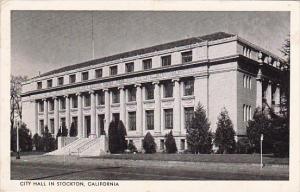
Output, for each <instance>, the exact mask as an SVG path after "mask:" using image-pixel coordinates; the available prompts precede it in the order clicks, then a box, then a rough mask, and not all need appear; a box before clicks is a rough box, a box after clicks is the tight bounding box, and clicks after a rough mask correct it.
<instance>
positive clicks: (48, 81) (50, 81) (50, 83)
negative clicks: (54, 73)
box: [47, 79, 52, 88]
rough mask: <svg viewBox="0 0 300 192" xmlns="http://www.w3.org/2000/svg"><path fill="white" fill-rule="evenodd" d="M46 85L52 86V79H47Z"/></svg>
mask: <svg viewBox="0 0 300 192" xmlns="http://www.w3.org/2000/svg"><path fill="white" fill-rule="evenodd" d="M47 87H48V88H50V87H52V79H49V80H47Z"/></svg>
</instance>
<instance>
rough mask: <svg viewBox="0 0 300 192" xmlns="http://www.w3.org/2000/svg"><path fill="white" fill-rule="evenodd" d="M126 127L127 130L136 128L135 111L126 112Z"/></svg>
mask: <svg viewBox="0 0 300 192" xmlns="http://www.w3.org/2000/svg"><path fill="white" fill-rule="evenodd" d="M128 127H129V130H131V131H132V130H136V114H135V112H128Z"/></svg>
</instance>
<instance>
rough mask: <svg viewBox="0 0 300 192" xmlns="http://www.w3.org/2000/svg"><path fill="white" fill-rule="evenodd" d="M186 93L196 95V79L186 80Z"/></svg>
mask: <svg viewBox="0 0 300 192" xmlns="http://www.w3.org/2000/svg"><path fill="white" fill-rule="evenodd" d="M184 95H185V96H187V95H194V80H186V81H184Z"/></svg>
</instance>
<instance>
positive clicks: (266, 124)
mask: <svg viewBox="0 0 300 192" xmlns="http://www.w3.org/2000/svg"><path fill="white" fill-rule="evenodd" d="M271 123H272V121H271V119H270V118H269V114H267V113H266V111H262V109H261V108H259V107H258V108H256V109H255V112H254V115H253V119H252V120H249V121H248V126H247V128H246V129H247V136H248V138H249V141H250V144H251V147H252V148H253V150H254V152H257V153H259V152H260V137H261V134H263V135H264V141H263V152H264V153H270V152H272V151H273V133H272V131H273V130H272V126H271Z"/></svg>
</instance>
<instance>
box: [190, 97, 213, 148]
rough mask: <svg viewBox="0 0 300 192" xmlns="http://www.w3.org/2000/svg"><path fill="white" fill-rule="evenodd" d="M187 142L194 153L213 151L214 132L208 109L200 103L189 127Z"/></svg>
mask: <svg viewBox="0 0 300 192" xmlns="http://www.w3.org/2000/svg"><path fill="white" fill-rule="evenodd" d="M186 137H187V143H188V146H189V148H190V150H191V152H192V153H211V150H212V133H211V131H210V124H209V122H208V119H207V117H206V111H205V110H204V109H203V106H202V105H201V104H200V103H198V106H197V107H196V111H195V112H194V117H193V118H192V122H191V124H190V126H189V127H188V128H187V136H186Z"/></svg>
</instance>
